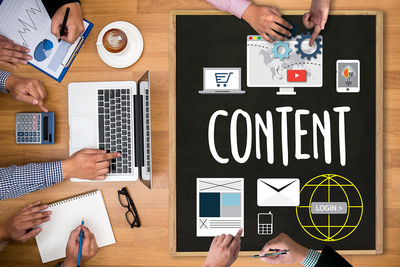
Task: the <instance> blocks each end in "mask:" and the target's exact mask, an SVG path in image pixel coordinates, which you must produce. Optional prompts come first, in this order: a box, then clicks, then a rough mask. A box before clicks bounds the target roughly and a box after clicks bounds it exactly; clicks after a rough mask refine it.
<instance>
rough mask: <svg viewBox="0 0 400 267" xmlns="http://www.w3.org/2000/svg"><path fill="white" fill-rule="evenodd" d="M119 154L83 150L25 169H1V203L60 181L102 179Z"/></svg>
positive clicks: (33, 164) (12, 167)
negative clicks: (65, 157)
mask: <svg viewBox="0 0 400 267" xmlns="http://www.w3.org/2000/svg"><path fill="white" fill-rule="evenodd" d="M120 156H121V154H120V153H117V152H115V153H107V152H106V151H105V150H99V149H82V150H80V151H78V152H76V153H74V154H73V155H72V156H71V157H69V158H67V159H65V160H63V161H62V162H61V161H55V162H45V163H31V164H27V165H25V166H15V165H13V166H10V167H7V168H0V200H2V199H6V198H16V197H19V196H22V195H24V194H28V193H30V192H33V191H36V190H43V189H45V188H47V187H49V186H52V185H54V184H57V183H60V182H62V180H63V179H69V178H81V179H90V180H104V179H105V178H106V174H107V173H108V172H109V169H108V167H109V166H110V159H113V158H117V157H120Z"/></svg>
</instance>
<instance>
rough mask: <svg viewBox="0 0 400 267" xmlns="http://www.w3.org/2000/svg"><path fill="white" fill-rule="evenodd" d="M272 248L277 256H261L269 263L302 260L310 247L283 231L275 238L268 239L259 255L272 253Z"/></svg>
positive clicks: (287, 262)
mask: <svg viewBox="0 0 400 267" xmlns="http://www.w3.org/2000/svg"><path fill="white" fill-rule="evenodd" d="M270 250H274V251H275V253H274V254H275V255H277V256H273V257H261V260H262V261H265V262H267V263H269V264H289V263H293V262H302V261H303V260H304V259H305V258H306V256H307V253H308V248H305V247H303V246H302V245H300V244H298V243H296V242H295V241H294V240H293V239H291V238H290V237H289V236H288V235H286V234H284V233H281V234H279V235H278V236H277V237H275V238H274V239H272V240H270V241H268V242H267V243H266V244H265V246H264V247H263V249H262V250H261V252H260V254H259V256H264V255H266V254H268V253H270ZM289 252H290V253H289Z"/></svg>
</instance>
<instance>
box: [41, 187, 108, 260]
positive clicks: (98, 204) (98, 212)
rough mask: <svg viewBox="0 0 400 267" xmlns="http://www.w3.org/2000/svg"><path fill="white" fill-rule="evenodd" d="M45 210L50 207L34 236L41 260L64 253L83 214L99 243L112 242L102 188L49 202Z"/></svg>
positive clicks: (61, 256)
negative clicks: (39, 229)
mask: <svg viewBox="0 0 400 267" xmlns="http://www.w3.org/2000/svg"><path fill="white" fill-rule="evenodd" d="M46 210H50V211H52V214H51V215H50V217H51V219H50V221H48V222H46V223H42V224H40V225H38V226H37V227H40V228H42V232H40V233H39V234H38V235H37V236H36V243H37V245H38V248H39V252H40V257H41V258H42V262H43V263H46V262H49V261H53V260H58V259H60V258H64V257H65V248H66V246H67V241H68V239H69V235H70V234H71V231H72V230H74V229H75V228H77V227H78V226H79V225H80V224H81V222H82V218H84V219H85V226H86V227H87V228H89V230H90V231H91V232H92V233H93V234H94V236H95V237H96V241H97V245H98V247H104V246H107V245H111V244H114V243H115V238H114V233H113V231H112V228H111V224H110V219H109V218H108V213H107V210H106V206H105V203H104V199H103V195H102V193H101V190H97V189H95V190H91V191H88V192H84V193H82V194H78V195H74V196H71V197H68V198H64V199H60V200H57V201H54V202H51V203H49V208H47V209H46Z"/></svg>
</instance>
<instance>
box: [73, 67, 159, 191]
mask: <svg viewBox="0 0 400 267" xmlns="http://www.w3.org/2000/svg"><path fill="white" fill-rule="evenodd" d="M150 117H151V116H150V73H149V71H147V72H146V73H145V74H144V75H143V76H142V77H141V78H140V79H139V81H138V83H137V84H136V82H135V81H116V82H84V83H70V84H69V85H68V118H69V136H70V139H69V155H70V156H71V155H72V154H73V153H75V152H76V151H78V150H80V149H82V148H95V149H103V150H107V151H108V152H120V153H121V157H119V158H117V159H112V160H110V172H109V174H107V176H106V179H105V180H104V181H136V180H137V179H138V178H139V179H140V180H141V181H142V182H143V183H144V184H145V185H146V186H147V187H149V188H150V189H151V187H152V165H151V121H150ZM71 180H72V181H74V182H87V181H90V180H84V179H78V178H72V179H71Z"/></svg>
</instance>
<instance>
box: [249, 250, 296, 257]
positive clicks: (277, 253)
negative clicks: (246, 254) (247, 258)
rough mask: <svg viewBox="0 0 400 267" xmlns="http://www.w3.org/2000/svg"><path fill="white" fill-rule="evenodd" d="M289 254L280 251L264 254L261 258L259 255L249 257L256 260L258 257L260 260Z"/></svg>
mask: <svg viewBox="0 0 400 267" xmlns="http://www.w3.org/2000/svg"><path fill="white" fill-rule="evenodd" d="M289 253H290V251H286V250H284V251H280V252H273V253H268V254H265V255H262V256H260V255H253V256H251V257H252V258H258V257H260V258H262V257H273V256H279V255H283V254H289Z"/></svg>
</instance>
